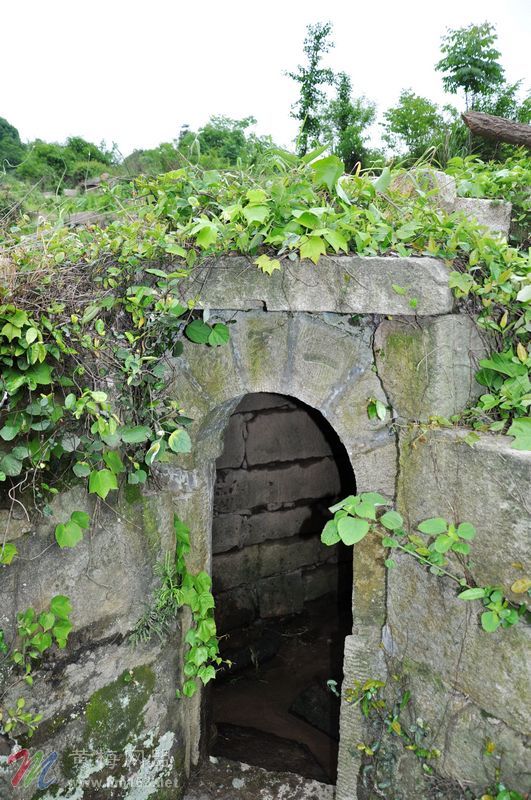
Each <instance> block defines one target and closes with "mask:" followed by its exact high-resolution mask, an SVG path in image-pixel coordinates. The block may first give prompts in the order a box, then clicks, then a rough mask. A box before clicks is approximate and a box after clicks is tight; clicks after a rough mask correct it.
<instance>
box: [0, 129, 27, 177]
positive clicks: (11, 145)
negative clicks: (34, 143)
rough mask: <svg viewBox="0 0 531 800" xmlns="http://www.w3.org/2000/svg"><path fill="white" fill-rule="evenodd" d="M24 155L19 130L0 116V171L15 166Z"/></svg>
mask: <svg viewBox="0 0 531 800" xmlns="http://www.w3.org/2000/svg"><path fill="white" fill-rule="evenodd" d="M23 157H24V145H23V144H22V142H21V141H20V136H19V132H18V131H17V129H16V128H15V127H14V126H13V125H11V124H10V123H9V122H8V121H7V119H4V118H3V117H0V172H1V171H2V170H4V169H6V168H8V167H12V166H15V165H16V164H18V163H19V162H20V161H22V158H23Z"/></svg>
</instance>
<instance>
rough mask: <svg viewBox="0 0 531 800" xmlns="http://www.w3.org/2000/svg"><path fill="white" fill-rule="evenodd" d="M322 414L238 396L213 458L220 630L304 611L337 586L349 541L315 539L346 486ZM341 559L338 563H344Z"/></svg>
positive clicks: (345, 470) (348, 474)
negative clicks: (331, 544) (341, 543)
mask: <svg viewBox="0 0 531 800" xmlns="http://www.w3.org/2000/svg"><path fill="white" fill-rule="evenodd" d="M327 428H328V426H327V425H326V423H325V421H324V419H323V418H322V417H321V418H320V415H319V414H317V413H315V412H313V413H312V411H311V409H308V408H305V407H303V406H302V405H301V404H300V403H296V402H295V401H294V400H292V399H289V398H287V397H283V396H281V395H275V394H267V393H259V394H253V395H248V396H247V397H245V398H244V399H243V400H242V401H241V402H240V404H239V405H238V406H237V408H236V410H235V411H234V412H233V414H232V415H231V417H230V420H229V424H228V427H227V430H226V433H225V437H224V448H223V452H222V454H221V456H220V457H219V458H218V460H217V462H216V470H217V477H216V485H215V489H214V518H213V527H212V552H213V559H212V575H213V581H214V594H215V597H216V606H217V614H216V619H217V622H218V628H219V629H220V632H221V633H225V632H227V631H229V630H231V629H233V628H236V627H240V626H242V625H247V624H250V623H251V622H252V621H253V620H255V619H257V618H262V619H267V618H270V617H279V616H283V615H286V614H294V613H298V612H300V611H302V609H303V607H304V603H305V602H307V601H309V600H314V599H316V598H318V597H321V596H323V595H325V594H331V593H335V594H337V592H338V580H339V577H340V576H339V565H338V561H339V560H341V561H342V562H343V564H344V565H345V566H344V567H343V568H342V569H343V572H344V573H346V575H345V577H346V578H347V580H348V571H349V564H348V561H349V559H350V556H351V554H350V551H349V550H348V549H347V548H346V547H341V548H330V547H326V546H325V545H323V544H322V543H321V541H320V533H321V531H322V529H323V526H324V524H325V522H326V521H327V519H329V516H330V515H329V512H328V506H330V505H331V504H332V503H333V502H336V501H337V500H338V499H339V498H340V497H343V496H345V495H346V494H351V493H352V492H353V491H354V490H355V487H354V476H353V474H352V469H351V467H350V463H349V462H348V459H347V457H346V453H345V451H344V449H343V447H342V445H341V443H340V442H339V440H338V439H337V437H336V436H335V434H334V433H333V431H331V430H329V429H327ZM345 562H346V564H345Z"/></svg>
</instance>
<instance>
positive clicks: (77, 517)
mask: <svg viewBox="0 0 531 800" xmlns="http://www.w3.org/2000/svg"><path fill="white" fill-rule="evenodd" d="M70 519H71V520H72V521H73V522H75V523H76V525H79V527H80V528H84V529H85V530H87V529H88V528H89V527H90V517H89V515H88V514H87V513H86V512H85V511H72V513H71V515H70Z"/></svg>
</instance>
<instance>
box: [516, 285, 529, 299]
mask: <svg viewBox="0 0 531 800" xmlns="http://www.w3.org/2000/svg"><path fill="white" fill-rule="evenodd" d="M516 299H517V300H518V302H519V303H529V302H530V301H531V283H530V284H528V285H527V286H524V287H523V288H522V289H520V291H519V292H518V294H517V295H516Z"/></svg>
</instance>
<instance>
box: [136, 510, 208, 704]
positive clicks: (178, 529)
mask: <svg viewBox="0 0 531 800" xmlns="http://www.w3.org/2000/svg"><path fill="white" fill-rule="evenodd" d="M173 529H174V533H175V543H176V545H175V555H172V554H171V553H167V554H166V557H165V559H164V561H163V562H162V563H160V564H157V565H156V566H155V575H157V577H158V578H159V579H160V586H159V588H158V590H157V591H156V592H155V594H154V596H153V599H152V603H151V605H150V607H149V608H148V609H147V611H146V612H145V614H144V616H143V617H142V618H141V619H140V620H139V621H138V622H137V624H136V626H135V629H134V630H133V632H132V634H131V641H132V643H133V644H137V643H138V642H145V641H147V640H148V639H150V638H151V636H153V635H154V634H156V635H157V636H158V637H159V638H160V639H164V638H165V637H166V636H167V634H168V632H169V630H170V627H171V624H172V622H173V621H174V620H175V618H176V617H177V614H178V612H179V610H180V609H181V608H183V607H184V606H186V607H187V608H188V609H189V610H190V611H191V614H192V624H191V625H190V627H189V628H188V631H187V632H186V635H185V638H184V640H185V643H186V644H187V645H188V647H187V650H186V653H185V658H184V666H183V672H184V676H185V678H186V680H185V681H184V683H183V686H182V690H181V689H177V696H178V697H180V695H181V691H182V694H184V695H185V696H186V697H193V696H194V694H195V693H196V691H197V681H198V680H199V681H200V682H201V683H202V684H203V685H204V686H206V684H207V683H209V682H210V681H211V680H213V679H214V678H215V677H216V666H219V665H220V664H221V662H222V659H221V658H220V655H219V644H218V639H217V636H216V621H215V619H214V606H215V602H214V597H213V596H212V591H211V589H212V580H211V578H210V575H208V574H207V573H206V572H200V573H199V574H198V575H192V574H191V573H190V572H189V571H188V569H187V567H186V556H187V555H188V553H189V552H190V530H189V528H187V526H186V525H185V524H184V523H183V522H182V521H181V520H180V519H179V518H178V516H177V515H176V514H175V515H174V518H173Z"/></svg>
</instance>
